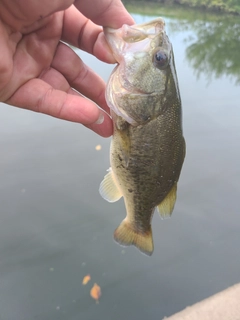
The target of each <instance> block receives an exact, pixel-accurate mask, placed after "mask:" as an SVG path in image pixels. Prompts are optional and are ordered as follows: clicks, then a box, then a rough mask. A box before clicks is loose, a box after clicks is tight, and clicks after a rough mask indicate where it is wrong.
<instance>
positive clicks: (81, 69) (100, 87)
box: [51, 43, 109, 113]
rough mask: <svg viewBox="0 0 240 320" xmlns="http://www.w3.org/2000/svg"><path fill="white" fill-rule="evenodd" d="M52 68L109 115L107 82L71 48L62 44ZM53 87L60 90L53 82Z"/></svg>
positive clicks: (59, 46)
mask: <svg viewBox="0 0 240 320" xmlns="http://www.w3.org/2000/svg"><path fill="white" fill-rule="evenodd" d="M51 66H52V67H53V68H54V69H56V70H57V71H58V72H59V73H60V74H62V75H63V76H64V77H65V78H66V80H67V82H68V83H69V85H70V86H71V87H72V88H74V89H76V90H77V91H79V92H80V93H81V94H83V95H84V96H86V97H87V98H89V99H91V100H92V101H94V102H95V103H96V104H98V105H99V106H100V107H101V108H102V109H104V110H105V111H106V112H108V113H109V108H108V106H107V104H106V100H105V82H104V81H103V80H102V78H101V77H99V76H98V75H97V74H96V73H95V72H94V71H93V70H91V69H90V68H89V67H88V66H86V65H85V64H84V63H83V61H82V60H81V59H80V58H79V56H78V55H77V54H76V53H75V52H74V51H73V50H72V49H71V48H69V47H68V46H66V45H65V44H63V43H60V44H59V45H58V48H57V51H56V54H55V56H54V59H53V62H52V65H51ZM56 81H57V80H56ZM51 85H52V86H53V87H54V88H60V87H59V85H58V86H57V87H55V86H54V83H53V82H51ZM64 91H66V90H64Z"/></svg>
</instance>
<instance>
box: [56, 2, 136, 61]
mask: <svg viewBox="0 0 240 320" xmlns="http://www.w3.org/2000/svg"><path fill="white" fill-rule="evenodd" d="M74 5H76V7H77V8H78V9H79V10H81V11H82V13H81V12H80V11H78V10H77V9H76V7H75V6H71V7H70V8H68V9H67V10H66V11H65V14H64V22H63V32H62V40H63V41H65V42H67V43H69V44H72V45H74V46H76V47H78V48H80V49H82V50H84V51H86V52H88V53H91V54H93V55H94V56H96V57H97V58H98V59H100V60H102V61H104V62H107V63H115V62H116V60H115V59H114V57H113V55H112V52H111V50H110V49H109V47H108V44H107V42H106V39H105V37H104V34H103V31H102V27H100V26H97V25H96V24H94V23H98V24H101V25H103V26H110V27H114V28H119V27H121V26H122V24H124V23H127V24H133V23H134V21H133V19H132V17H131V16H130V14H129V13H128V12H127V11H126V9H125V8H124V6H123V5H122V3H121V2H120V1H118V0H116V1H110V0H102V1H99V0H93V1H82V0H81V1H75V2H74ZM95 5H96V7H95ZM93 7H94V10H92V8H93ZM83 14H86V16H87V17H86V16H84V15H83ZM88 18H89V19H90V20H89V19H88ZM91 19H93V21H94V23H93V22H92V21H91Z"/></svg>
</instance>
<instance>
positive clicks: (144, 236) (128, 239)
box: [114, 219, 153, 256]
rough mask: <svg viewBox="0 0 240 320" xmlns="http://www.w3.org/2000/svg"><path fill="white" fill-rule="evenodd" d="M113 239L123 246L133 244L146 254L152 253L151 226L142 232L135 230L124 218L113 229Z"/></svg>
mask: <svg viewBox="0 0 240 320" xmlns="http://www.w3.org/2000/svg"><path fill="white" fill-rule="evenodd" d="M114 240H115V241H117V242H118V243H119V244H121V245H123V246H130V245H134V246H135V247H137V248H138V249H139V250H140V251H141V252H143V253H145V254H146V255H148V256H151V255H152V253H153V239H152V228H151V226H150V227H149V230H148V231H147V232H145V233H142V232H140V231H138V230H135V229H134V227H133V226H132V225H131V223H130V222H128V221H127V220H126V219H124V220H123V221H122V223H121V224H120V226H119V227H118V228H117V229H116V230H115V231H114Z"/></svg>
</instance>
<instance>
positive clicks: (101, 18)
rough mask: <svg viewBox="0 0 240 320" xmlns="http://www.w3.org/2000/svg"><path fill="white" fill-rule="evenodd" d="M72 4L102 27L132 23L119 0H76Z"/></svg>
mask: <svg viewBox="0 0 240 320" xmlns="http://www.w3.org/2000/svg"><path fill="white" fill-rule="evenodd" d="M74 5H75V6H76V8H78V10H79V11H81V12H82V13H83V14H84V15H85V16H86V17H87V18H89V19H91V20H92V21H93V22H94V23H96V24H98V25H101V26H103V27H111V28H115V29H117V28H120V27H121V26H122V25H123V24H124V23H126V24H129V25H131V24H133V23H134V20H133V18H132V17H131V15H130V14H129V13H128V12H127V10H126V9H125V7H124V5H123V4H122V2H121V1H120V0H101V1H99V0H91V1H89V0H76V1H75V2H74ZM93 8H94V10H93Z"/></svg>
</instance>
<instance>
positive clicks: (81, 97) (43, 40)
mask: <svg viewBox="0 0 240 320" xmlns="http://www.w3.org/2000/svg"><path fill="white" fill-rule="evenodd" d="M73 3H74V5H73ZM124 23H127V24H132V23H133V20H132V18H131V16H130V15H129V14H128V13H127V11H126V10H125V8H124V7H123V5H122V3H121V1H120V0H112V1H111V0H101V1H99V0H91V1H89V0H76V1H75V2H74V0H55V1H49V0H42V1H38V2H36V1H34V2H33V1H31V0H0V48H1V50H0V101H2V102H5V103H7V104H10V105H13V106H17V107H20V108H24V109H29V110H33V111H36V112H41V113H45V114H48V115H51V116H53V117H57V118H60V119H65V120H69V121H73V122H79V123H82V124H83V125H85V126H86V127H88V128H90V129H92V130H93V131H95V132H96V133H98V134H100V135H102V136H104V137H107V136H110V135H111V134H112V121H111V119H110V117H109V116H108V114H107V113H106V112H109V109H108V106H107V104H106V101H105V83H104V81H103V80H102V79H101V78H100V77H99V76H98V75H97V74H95V73H94V72H93V71H92V70H91V69H90V68H89V67H88V66H86V65H85V64H84V63H83V61H82V60H81V59H80V58H79V57H78V55H77V54H76V53H75V52H74V51H73V50H72V49H71V48H70V47H69V46H67V45H66V44H64V43H63V42H60V40H62V41H64V42H67V43H69V44H71V45H73V46H76V47H78V48H80V49H82V50H85V51H86V52H88V53H91V54H93V55H94V56H96V57H97V58H98V59H100V60H102V61H104V62H107V63H114V62H115V60H114V58H113V56H112V54H111V52H110V50H109V48H108V46H107V43H106V41H105V38H104V35H103V32H102V27H101V26H107V27H112V28H119V27H121V26H122V24H124ZM96 104H97V105H98V106H100V107H101V108H102V109H103V110H105V111H106V112H104V111H103V110H101V109H99V108H98V107H97V105H96Z"/></svg>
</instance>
